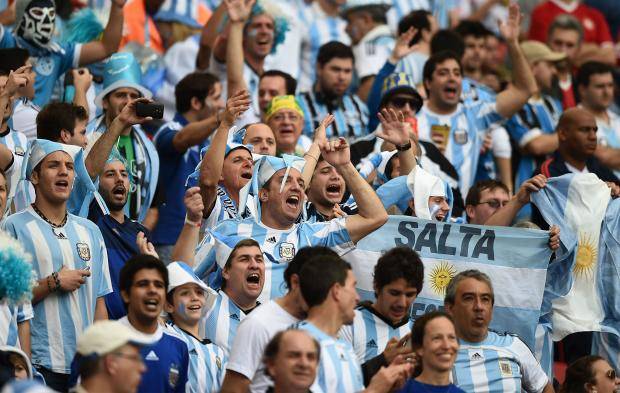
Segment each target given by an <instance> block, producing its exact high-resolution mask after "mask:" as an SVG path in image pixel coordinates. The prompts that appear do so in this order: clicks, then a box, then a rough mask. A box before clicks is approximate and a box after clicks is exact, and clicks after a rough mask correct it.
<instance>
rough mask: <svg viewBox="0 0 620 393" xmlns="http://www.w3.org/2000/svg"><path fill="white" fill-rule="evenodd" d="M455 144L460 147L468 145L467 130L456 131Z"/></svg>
mask: <svg viewBox="0 0 620 393" xmlns="http://www.w3.org/2000/svg"><path fill="white" fill-rule="evenodd" d="M454 142H456V143H458V144H459V145H464V144H466V143H467V130H464V129H462V128H461V129H457V130H454Z"/></svg>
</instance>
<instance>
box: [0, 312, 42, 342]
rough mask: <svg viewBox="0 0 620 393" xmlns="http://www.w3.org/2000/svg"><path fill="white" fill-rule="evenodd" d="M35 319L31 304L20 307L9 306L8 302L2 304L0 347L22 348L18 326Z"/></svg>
mask: <svg viewBox="0 0 620 393" xmlns="http://www.w3.org/2000/svg"><path fill="white" fill-rule="evenodd" d="M33 317H34V313H33V311H32V304H30V302H28V303H26V304H24V305H22V306H19V307H18V306H14V305H9V304H8V303H7V302H6V301H2V302H0V345H10V346H11V347H18V348H20V344H19V336H18V334H17V324H19V323H22V322H25V321H28V320H31V319H32V318H33Z"/></svg>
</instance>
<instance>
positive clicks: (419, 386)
mask: <svg viewBox="0 0 620 393" xmlns="http://www.w3.org/2000/svg"><path fill="white" fill-rule="evenodd" d="M414 392H415V393H418V392H427V393H465V391H464V390H463V389H461V388H459V387H458V386H456V385H454V384H452V383H451V384H449V385H441V386H439V385H428V384H425V383H422V382H418V381H416V380H415V379H410V380H408V381H407V383H406V384H405V386H403V388H402V389H400V390H399V391H398V393H414Z"/></svg>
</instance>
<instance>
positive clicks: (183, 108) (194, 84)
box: [174, 72, 220, 113]
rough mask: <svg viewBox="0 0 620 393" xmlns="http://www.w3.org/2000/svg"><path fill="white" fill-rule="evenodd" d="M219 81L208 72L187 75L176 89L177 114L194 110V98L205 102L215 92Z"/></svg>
mask: <svg viewBox="0 0 620 393" xmlns="http://www.w3.org/2000/svg"><path fill="white" fill-rule="evenodd" d="M219 81H220V80H219V79H218V78H217V76H215V75H213V74H210V73H208V72H192V73H191V74H188V75H186V76H185V77H184V78H183V79H181V80H180V81H179V83H177V85H176V87H175V88H174V98H175V100H176V109H177V112H179V113H185V112H187V111H189V110H190V109H191V108H192V106H191V103H192V98H194V97H196V98H197V99H198V100H199V101H200V102H203V101H204V99H205V98H206V97H207V96H208V95H209V94H210V93H211V92H213V88H214V87H215V84H216V83H218V82H219Z"/></svg>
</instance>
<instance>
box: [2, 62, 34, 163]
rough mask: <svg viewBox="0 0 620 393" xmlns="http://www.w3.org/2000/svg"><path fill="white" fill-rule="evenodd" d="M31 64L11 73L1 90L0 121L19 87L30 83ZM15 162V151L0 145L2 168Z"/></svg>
mask: <svg viewBox="0 0 620 393" xmlns="http://www.w3.org/2000/svg"><path fill="white" fill-rule="evenodd" d="M31 67H32V66H31V65H25V66H22V67H20V68H18V69H17V70H15V71H11V72H10V73H9V77H8V78H7V80H6V84H5V85H4V86H2V90H0V122H1V121H2V119H4V111H5V109H6V107H7V104H9V101H10V100H11V98H12V97H15V96H16V95H17V91H18V90H19V88H21V87H24V86H26V85H27V84H28V83H29V80H28V77H27V76H26V73H27V72H29V71H30V68H31ZM12 163H13V153H12V152H11V150H10V149H9V148H7V147H6V146H5V145H0V169H2V170H7V169H8V168H9V167H10V166H11V164H12Z"/></svg>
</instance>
